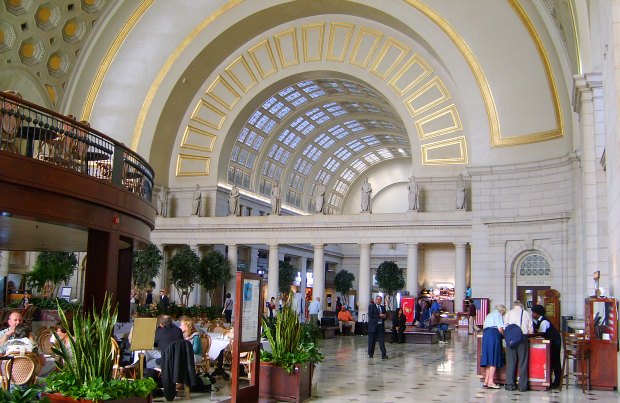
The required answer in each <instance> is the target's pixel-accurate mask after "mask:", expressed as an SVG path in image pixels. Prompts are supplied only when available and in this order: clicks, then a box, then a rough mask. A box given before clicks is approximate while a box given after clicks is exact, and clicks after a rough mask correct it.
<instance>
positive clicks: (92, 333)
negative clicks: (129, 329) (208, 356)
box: [45, 297, 156, 403]
mask: <svg viewBox="0 0 620 403" xmlns="http://www.w3.org/2000/svg"><path fill="white" fill-rule="evenodd" d="M58 311H59V314H60V318H61V321H62V324H63V327H64V328H65V329H66V330H67V334H68V345H65V344H64V343H63V342H62V341H61V340H60V338H59V337H58V335H57V334H55V337H56V339H57V347H55V348H54V349H53V351H54V353H55V354H56V355H58V357H60V359H61V361H60V363H59V364H58V370H57V371H56V372H54V373H52V374H51V375H50V376H48V377H47V379H46V381H45V392H46V397H47V398H49V400H50V401H51V402H52V403H54V402H63V403H66V402H68V401H77V400H80V401H83V400H91V401H118V400H121V401H123V402H129V403H147V402H150V401H152V397H151V392H152V391H153V390H154V389H155V387H156V384H155V381H153V380H152V379H150V378H146V379H140V380H137V381H131V380H127V379H112V374H113V363H114V349H113V342H112V336H113V334H114V326H115V325H116V319H117V308H116V307H112V303H111V301H110V299H109V297H106V299H105V301H104V303H103V307H102V308H101V312H100V313H97V312H96V311H92V312H82V313H80V314H75V315H74V317H73V321H72V323H71V322H69V321H68V320H67V317H66V315H65V312H64V311H63V310H62V308H60V307H59V309H58Z"/></svg>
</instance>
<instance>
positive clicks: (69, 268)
mask: <svg viewBox="0 0 620 403" xmlns="http://www.w3.org/2000/svg"><path fill="white" fill-rule="evenodd" d="M77 265H78V259H77V256H76V254H75V253H73V252H41V253H40V254H39V256H38V257H37V260H36V262H35V263H34V267H33V269H32V271H31V272H30V273H28V274H26V282H27V283H28V285H29V286H31V287H32V288H34V289H35V290H37V291H41V290H43V289H44V288H46V286H48V287H49V289H50V295H43V296H44V297H48V298H53V297H55V296H56V294H57V293H58V289H59V288H60V284H62V283H65V284H66V283H67V282H68V281H69V279H70V278H71V276H72V275H73V272H75V269H76V268H77Z"/></svg>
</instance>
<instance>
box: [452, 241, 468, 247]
mask: <svg viewBox="0 0 620 403" xmlns="http://www.w3.org/2000/svg"><path fill="white" fill-rule="evenodd" d="M452 245H454V247H455V248H464V247H466V246H467V242H453V243H452Z"/></svg>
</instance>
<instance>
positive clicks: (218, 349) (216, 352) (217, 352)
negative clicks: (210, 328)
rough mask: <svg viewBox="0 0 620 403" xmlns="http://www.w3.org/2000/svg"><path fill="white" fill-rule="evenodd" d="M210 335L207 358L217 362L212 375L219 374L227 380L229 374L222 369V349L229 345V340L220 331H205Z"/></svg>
mask: <svg viewBox="0 0 620 403" xmlns="http://www.w3.org/2000/svg"><path fill="white" fill-rule="evenodd" d="M205 333H206V334H208V335H209V336H210V337H211V347H209V358H210V359H212V360H214V361H215V362H216V363H217V364H216V366H215V370H214V371H213V373H212V375H215V376H217V375H221V376H222V377H223V378H224V379H226V380H228V379H229V378H230V375H228V373H227V372H226V371H225V370H224V350H225V349H226V347H228V346H229V345H230V340H231V339H229V338H228V337H225V336H224V335H223V334H222V333H213V332H205Z"/></svg>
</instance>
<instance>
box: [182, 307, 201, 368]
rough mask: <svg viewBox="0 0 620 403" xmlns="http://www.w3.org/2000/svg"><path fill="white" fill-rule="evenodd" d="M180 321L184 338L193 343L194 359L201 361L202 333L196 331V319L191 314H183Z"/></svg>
mask: <svg viewBox="0 0 620 403" xmlns="http://www.w3.org/2000/svg"><path fill="white" fill-rule="evenodd" d="M180 322H181V326H180V327H181V330H182V331H183V338H184V339H185V340H187V341H189V342H190V343H191V344H192V349H193V350H194V361H195V362H200V361H201V360H202V344H201V342H200V333H199V332H198V331H196V326H195V325H194V321H193V320H192V318H190V317H189V316H181V319H180Z"/></svg>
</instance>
